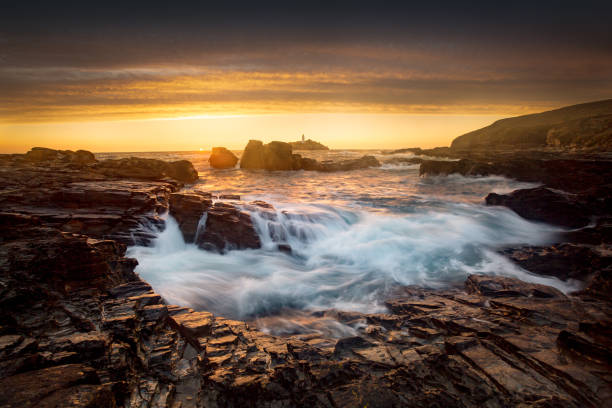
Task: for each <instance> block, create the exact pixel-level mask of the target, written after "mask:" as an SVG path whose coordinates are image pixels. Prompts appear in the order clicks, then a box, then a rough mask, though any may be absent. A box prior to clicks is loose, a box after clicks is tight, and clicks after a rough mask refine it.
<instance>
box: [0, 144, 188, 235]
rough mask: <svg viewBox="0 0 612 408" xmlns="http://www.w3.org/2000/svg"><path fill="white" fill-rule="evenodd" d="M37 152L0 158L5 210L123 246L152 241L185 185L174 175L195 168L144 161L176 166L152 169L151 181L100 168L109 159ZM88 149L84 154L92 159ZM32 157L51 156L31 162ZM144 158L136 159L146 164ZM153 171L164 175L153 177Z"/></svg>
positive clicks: (1, 201)
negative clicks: (174, 195) (85, 159)
mask: <svg viewBox="0 0 612 408" xmlns="http://www.w3.org/2000/svg"><path fill="white" fill-rule="evenodd" d="M32 152H35V153H28V154H26V155H6V156H0V185H1V186H2V188H0V204H1V205H2V208H3V210H4V211H7V212H15V213H20V214H29V215H34V216H36V217H38V218H39V219H40V220H41V221H42V222H43V223H44V224H45V225H50V226H54V227H56V228H59V229H61V230H62V231H66V232H73V233H79V234H86V235H88V236H90V237H94V238H98V239H114V240H117V241H119V242H121V243H124V244H135V243H138V244H144V245H146V244H148V243H150V241H151V239H153V238H154V235H153V233H152V231H154V230H155V229H161V228H163V225H164V224H163V220H162V219H161V218H160V217H159V215H160V214H162V213H164V212H166V211H167V209H168V198H169V195H170V193H172V192H173V191H176V190H177V189H179V188H180V187H182V184H181V183H179V182H177V181H175V180H173V179H172V178H169V175H173V176H174V177H177V178H184V177H182V176H180V174H181V172H183V171H187V173H190V170H193V171H194V172H195V170H194V169H193V166H192V165H191V163H189V162H187V164H188V165H185V164H182V163H179V164H168V163H166V162H163V161H161V160H154V161H152V162H149V161H146V160H145V162H144V163H149V164H151V165H152V166H153V167H154V168H156V167H160V168H161V167H163V168H166V170H167V169H169V168H173V169H174V170H172V171H170V173H168V172H167V171H162V172H160V173H147V174H146V176H144V177H145V178H146V179H147V180H146V181H145V180H143V179H142V178H140V179H139V178H138V177H135V176H134V174H131V175H126V176H125V177H124V178H123V179H122V178H121V177H120V176H119V175H118V174H117V173H113V172H110V173H108V174H103V172H101V171H99V170H100V169H99V167H98V166H100V165H101V164H102V163H106V162H94V163H90V164H78V165H76V164H75V161H74V160H72V159H71V160H68V159H66V158H67V157H68V158H71V157H76V156H74V155H71V154H70V153H66V151H55V150H52V149H42V148H39V149H33V150H32ZM86 153H88V152H85V153H82V154H81V155H82V156H84V157H88V156H89V155H88V154H86ZM75 154H76V153H75ZM28 155H34V157H37V158H40V157H46V159H45V160H38V159H37V161H32V160H30V159H28V158H27V156H28ZM75 160H76V159H75ZM78 160H80V161H83V160H81V159H78ZM139 160H140V159H134V160H132V162H133V163H141V162H140V161H139ZM158 162H161V163H165V164H167V166H165V165H164V166H160V165H159V163H158ZM128 167H129V166H128ZM146 168H147V167H146V166H145V167H143V169H146ZM126 174H129V172H128V173H126ZM138 174H140V173H138ZM152 174H153V175H155V177H159V179H151V180H150V178H151V177H152ZM177 174H178V175H177ZM192 175H193V174H192ZM126 178H127V179H126ZM192 178H193V177H192Z"/></svg>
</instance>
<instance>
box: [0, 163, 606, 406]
mask: <svg viewBox="0 0 612 408" xmlns="http://www.w3.org/2000/svg"><path fill="white" fill-rule="evenodd" d="M2 160H3V161H2V163H3V164H2V166H0V175H1V176H2V177H3V178H2V182H3V184H2V187H3V188H2V190H1V191H0V193H1V194H0V197H1V200H2V201H1V202H2V204H3V212H2V213H0V226H1V227H2V228H0V406H6V407H56V406H71V407H116V406H123V407H172V408H178V407H181V408H185V407H220V406H225V407H243V406H265V407H275V406H278V407H281V406H287V407H293V406H296V407H363V406H368V407H390V406H415V407H431V406H465V407H477V406H478V407H480V406H488V407H510V406H525V407H526V406H536V407H550V406H564V407H565V406H567V407H600V406H606V405H608V404H610V402H611V401H612V378H611V377H610V374H609V373H610V370H611V368H612V367H611V366H612V358H611V356H612V342H610V334H611V333H612V308H611V304H610V302H609V296H608V297H607V298H606V297H605V296H602V292H601V291H602V290H604V291H605V290H606V285H608V287H609V282H610V281H611V280H610V279H608V276H609V275H610V274H611V269H610V267H609V266H606V265H603V264H602V265H601V268H600V267H596V268H594V269H597V270H596V271H594V272H593V274H594V276H595V277H594V278H593V281H592V284H591V285H590V286H587V287H586V288H585V289H584V290H583V291H581V292H580V293H577V294H573V295H564V294H562V293H560V292H559V291H557V290H556V289H554V288H550V287H547V286H543V285H537V284H531V283H525V282H521V281H518V280H516V279H510V278H502V277H494V276H481V275H472V276H470V277H469V278H468V279H467V281H466V283H465V285H464V286H462V287H457V288H455V289H448V290H429V289H424V288H416V287H406V288H401V289H398V290H397V291H396V293H394V294H393V296H391V297H390V298H389V299H388V300H387V302H386V307H387V309H388V313H379V314H362V313H356V312H346V311H340V310H329V311H325V312H316V313H313V314H312V316H311V317H312V318H313V319H320V318H330V319H335V320H337V321H339V322H342V323H343V324H346V325H348V326H350V327H351V328H352V329H353V330H354V335H352V336H350V337H346V338H341V339H333V338H326V337H325V336H322V335H318V334H316V333H314V334H313V333H309V334H302V335H292V336H286V337H275V336H271V335H268V334H265V333H263V332H261V331H258V330H256V329H255V328H253V327H251V325H250V324H249V323H246V322H241V321H234V320H229V319H225V318H223V317H221V316H215V315H213V314H212V313H209V312H207V311H205V310H198V311H194V310H191V309H188V308H184V307H181V306H176V305H168V304H167V303H165V302H164V300H163V299H162V298H161V297H160V296H159V295H158V294H156V293H155V292H154V291H153V290H152V288H151V287H150V286H149V285H148V284H147V283H146V282H143V281H142V280H140V278H139V277H138V276H137V275H136V274H135V273H134V268H135V266H136V261H135V260H134V259H130V258H126V257H125V245H124V244H122V243H121V242H120V241H122V239H117V240H115V239H105V237H106V235H107V234H106V232H104V231H102V230H100V229H98V228H102V226H103V225H106V223H109V224H112V222H111V220H112V219H116V218H112V217H111V218H108V219H105V218H102V219H99V218H96V217H97V216H101V215H104V214H105V215H110V216H115V215H116V216H119V214H121V215H120V218H119V219H120V220H125V219H126V217H127V216H126V215H125V214H126V213H127V214H130V216H131V217H133V219H138V220H139V219H141V218H140V217H145V216H146V217H151V216H152V215H151V214H155V213H156V211H161V210H162V209H165V208H167V206H168V202H170V208H172V206H173V203H174V205H176V206H177V208H176V209H175V211H177V212H176V214H177V219H178V218H180V217H181V216H183V217H184V218H183V220H182V222H183V224H182V226H183V228H185V229H187V228H191V229H192V228H193V225H194V222H193V220H194V218H193V217H192V214H193V211H200V209H201V208H203V207H206V206H209V203H208V200H210V198H211V197H210V196H207V195H199V196H198V197H197V198H193V197H189V196H187V194H182V193H181V194H179V195H174V196H173V195H171V193H173V192H174V191H175V190H176V189H178V187H179V184H178V183H175V182H171V181H168V180H159V181H144V180H141V181H134V180H117V179H109V178H108V177H109V176H107V175H101V174H100V173H98V172H96V171H94V170H87V171H84V170H83V169H82V168H80V169H74V168H72V167H70V166H72V165H73V164H68V162H61V163H60V162H56V161H53V162H52V163H47V164H45V165H44V166H39V165H36V166H33V165H32V164H28V163H26V164H23V163H22V162H21V160H23V158H18V157H17V158H12V157H11V158H8V159H6V158H3V159H2ZM54 160H55V159H54ZM15 161H17V162H19V163H18V164H15ZM8 162H10V163H11V164H7V163H8ZM79 166H80V164H79ZM34 167H35V168H34ZM15 168H17V169H19V171H15ZM86 168H87V166H86ZM105 183H107V184H105ZM88 197H91V198H90V199H88ZM238 198H239V197H238ZM234 199H237V198H235V197H233V198H228V199H227V200H234ZM100 203H104V204H103V205H101V204H100ZM243 205H251V206H256V207H258V208H260V209H261V210H262V211H265V210H266V209H268V210H270V211H271V208H270V205H269V204H267V203H263V202H252V203H249V204H244V203H233V202H215V203H214V204H213V205H211V206H210V207H209V208H208V214H207V218H206V225H208V222H209V221H210V220H211V219H212V221H210V222H211V226H213V225H218V227H215V228H212V227H211V229H210V231H223V232H227V233H228V234H232V233H234V234H236V236H235V239H236V240H237V242H238V240H244V239H245V237H248V236H249V233H250V232H249V231H251V230H250V229H246V226H247V225H248V222H246V221H245V220H243V219H241V213H242V211H241V208H242V207H241V206H243ZM181 206H182V207H181ZM115 208H116V210H115ZM107 209H113V210H112V211H111V210H108V211H109V212H108V213H105V212H104V211H106V210H107ZM103 210H104V211H103ZM211 213H213V216H212V217H211ZM75 214H76V215H79V216H81V218H78V217H77V218H76V219H75V218H73V217H74V216H75ZM87 214H95V215H96V217H86V216H85V215H87ZM178 214H181V215H180V216H179V215H178ZM215 214H216V215H215ZM154 216H155V215H153V217H154ZM190 217H192V218H190ZM91 218H95V219H97V221H96V222H97V224H92V223H91V221H88V220H89V219H91ZM119 219H117V220H119ZM198 220H199V219H198ZM117 222H119V221H117ZM122 222H123V221H122ZM179 222H181V221H179ZM198 222H199V221H198ZM70 223H71V224H70ZM79 223H82V225H83V226H80V225H81V224H79ZM67 225H71V227H70V228H69V227H67ZM94 225H98V227H96V228H94ZM112 225H115V227H114V228H116V230H115V231H116V234H117V235H118V236H119V237H122V236H123V237H124V236H125V235H121V234H131V233H133V232H134V230H133V229H131V228H132V226H131V225H130V224H129V223H127V222H123V224H112ZM116 225H120V226H116ZM607 226H608V224H606V223H605V222H602V223H598V224H596V225H595V226H594V227H592V229H593V231H594V232H593V234H595V233H597V234H600V235H605V234H606V232H605V231H606V228H607ZM196 227H197V226H196ZM71 228H73V230H71ZM241 228H245V229H244V230H241ZM251 228H252V223H251ZM206 230H208V227H207V228H206ZM237 231H239V233H238V232H237ZM119 233H121V234H119ZM196 235H197V229H196ZM202 236H205V234H204V235H202ZM255 236H256V235H255ZM228 237H231V235H224V236H223V240H224V241H223V245H227V242H228V241H227V239H228ZM589 237H590V236H589ZM106 238H107V237H106ZM199 238H200V236H198V239H199ZM578 238H581V240H582V242H583V243H576V245H585V246H586V245H590V247H589V248H591V249H592V250H595V249H594V247H595V245H594V244H590V243H589V244H587V243H584V242H587V241H588V240H589V239H593V238H592V237H590V238H588V239H587V238H585V237H576V239H578ZM215 239H216V238H215V237H212V238H211V239H210V241H209V242H208V243H210V244H211V245H215V248H217V249H219V248H220V246H216V243H217V242H220V241H215ZM251 243H252V242H251ZM223 248H225V246H224V247H223ZM525 251H527V250H525ZM562 251H570V252H571V251H573V249H570V248H569V247H567V248H565V249H563V250H562ZM527 252H528V253H529V254H531V253H533V256H536V255H537V256H544V255H546V254H545V253H542V252H538V251H536V250H534V251H532V252H529V251H527ZM517 256H518V255H517ZM530 256H531V255H530ZM584 256H587V257H588V256H589V255H588V254H587V253H586V252H584V253H583V252H581V250H576V257H577V259H578V258H580V259H582V258H581V257H584ZM527 259H529V256H528V257H527ZM534 259H535V258H534ZM576 262H578V261H576ZM536 264H537V263H536ZM570 271H571V268H570ZM568 276H569V274H568ZM572 276H573V275H572ZM598 279H599V280H598Z"/></svg>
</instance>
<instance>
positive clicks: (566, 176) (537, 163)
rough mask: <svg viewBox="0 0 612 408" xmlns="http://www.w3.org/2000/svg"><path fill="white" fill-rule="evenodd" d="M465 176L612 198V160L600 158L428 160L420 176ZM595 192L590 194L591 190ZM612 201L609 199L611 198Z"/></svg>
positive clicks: (491, 157)
mask: <svg viewBox="0 0 612 408" xmlns="http://www.w3.org/2000/svg"><path fill="white" fill-rule="evenodd" d="M453 173H457V174H461V175H463V176H489V175H498V176H505V177H509V178H513V179H515V180H518V181H526V182H535V183H544V184H545V185H546V186H547V187H551V188H555V189H559V190H563V191H568V192H572V193H577V192H586V193H587V195H589V196H592V197H601V196H607V197H610V196H611V194H610V192H609V189H610V188H609V187H608V188H607V190H606V189H604V190H602V186H605V185H606V184H609V180H610V178H612V166H610V161H609V160H605V159H601V158H598V159H597V160H593V159H591V158H588V157H587V158H581V159H558V158H549V157H548V156H545V158H539V157H535V158H533V157H529V156H528V155H522V154H509V155H497V156H496V155H491V156H484V157H479V158H474V159H472V158H462V159H460V160H454V161H448V160H424V161H423V163H421V166H420V169H419V174H420V175H430V176H436V175H448V174H453ZM593 188H594V189H595V190H593V191H590V192H589V191H588V190H589V189H593ZM608 199H609V198H608Z"/></svg>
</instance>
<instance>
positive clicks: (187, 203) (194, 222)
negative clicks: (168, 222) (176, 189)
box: [170, 193, 212, 243]
mask: <svg viewBox="0 0 612 408" xmlns="http://www.w3.org/2000/svg"><path fill="white" fill-rule="evenodd" d="M211 205H212V200H211V199H210V198H207V197H204V196H202V195H199V194H184V193H173V194H170V215H171V216H173V217H174V218H175V219H176V221H177V222H178V224H179V228H180V229H181V232H182V233H183V238H184V239H185V242H187V243H190V242H194V241H195V237H196V234H197V231H198V226H199V223H200V219H201V218H202V215H204V213H205V212H206V211H208V209H209V208H210V207H211Z"/></svg>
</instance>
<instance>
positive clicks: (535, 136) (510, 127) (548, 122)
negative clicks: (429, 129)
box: [451, 99, 612, 151]
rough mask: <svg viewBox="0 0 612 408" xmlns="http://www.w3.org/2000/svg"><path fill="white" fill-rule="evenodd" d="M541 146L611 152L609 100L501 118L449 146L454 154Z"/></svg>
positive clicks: (611, 114) (610, 109)
mask: <svg viewBox="0 0 612 408" xmlns="http://www.w3.org/2000/svg"><path fill="white" fill-rule="evenodd" d="M544 147H557V148H570V149H587V150H599V151H610V150H612V99H607V100H604V101H598V102H590V103H583V104H579V105H572V106H566V107H564V108H560V109H555V110H551V111H547V112H542V113H536V114H531V115H523V116H518V117H515V118H507V119H501V120H498V121H497V122H494V123H493V124H491V125H489V126H487V127H484V128H482V129H478V130H475V131H472V132H469V133H466V134H464V135H461V136H459V137H457V138H456V139H455V140H453V142H452V144H451V149H452V150H454V151H461V150H479V149H483V150H484V149H487V150H490V149H496V150H504V149H511V150H515V149H533V148H544Z"/></svg>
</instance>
